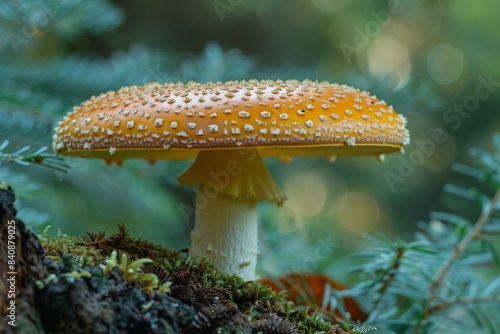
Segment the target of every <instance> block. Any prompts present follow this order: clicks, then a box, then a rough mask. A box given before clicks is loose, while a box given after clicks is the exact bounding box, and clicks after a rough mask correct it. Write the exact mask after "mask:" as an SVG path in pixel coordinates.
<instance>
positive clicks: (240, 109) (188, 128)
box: [53, 80, 409, 280]
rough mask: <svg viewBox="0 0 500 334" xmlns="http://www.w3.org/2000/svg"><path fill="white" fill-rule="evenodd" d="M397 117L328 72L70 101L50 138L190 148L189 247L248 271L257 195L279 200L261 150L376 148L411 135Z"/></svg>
mask: <svg viewBox="0 0 500 334" xmlns="http://www.w3.org/2000/svg"><path fill="white" fill-rule="evenodd" d="M405 124H406V120H405V118H404V117H403V116H401V115H398V114H396V113H395V112H394V111H393V108H392V106H388V105H387V104H386V103H385V102H384V101H382V100H379V99H377V98H376V97H375V96H372V95H370V94H369V93H368V92H365V91H359V90H357V89H354V88H352V87H349V86H345V85H338V84H330V83H328V82H321V83H318V82H311V81H303V82H299V81H295V80H293V81H286V82H283V81H257V80H250V81H239V82H238V81H229V82H226V83H207V84H199V83H194V82H190V83H188V84H187V85H183V84H180V83H178V84H173V83H166V84H159V83H149V84H146V85H145V86H141V87H138V86H132V87H124V88H121V89H120V90H119V91H117V92H113V91H110V92H107V93H104V94H101V95H99V96H97V97H92V98H91V99H90V100H88V101H86V102H84V103H82V104H81V105H80V106H79V107H76V108H74V110H73V112H71V113H70V114H68V115H67V116H65V117H64V118H63V120H62V122H60V123H59V125H58V127H57V128H56V129H55V131H56V134H55V136H54V144H53V147H54V151H55V152H56V153H58V154H65V155H71V156H84V157H91V158H102V159H104V160H106V161H107V162H108V163H110V162H116V163H121V162H122V161H123V160H124V159H128V158H143V159H147V160H150V161H155V160H158V159H188V158H196V159H195V161H194V163H193V164H192V166H191V167H190V168H189V169H188V171H187V172H185V173H184V174H183V175H181V176H180V177H179V178H178V180H179V182H180V183H181V184H188V185H192V186H195V185H197V186H198V192H197V201H196V208H193V210H194V212H195V226H194V230H193V231H192V232H191V239H192V246H191V250H190V251H191V254H192V255H193V256H195V257H201V256H207V257H209V258H210V261H211V263H212V264H213V265H214V266H215V267H216V268H217V269H219V270H221V271H223V272H225V273H229V274H238V275H239V276H241V277H242V278H244V279H245V280H253V279H255V264H256V260H257V255H258V249H257V234H258V233H257V231H258V216H257V202H258V201H264V200H267V201H270V202H272V203H274V204H276V205H277V206H281V205H282V204H283V202H284V201H285V200H286V196H285V194H284V193H283V191H281V190H280V188H279V187H278V186H277V185H276V183H275V182H274V181H273V179H272V177H271V175H270V174H269V172H268V170H267V168H266V166H265V164H264V162H263V160H262V157H269V156H277V157H282V158H285V159H286V158H287V157H292V156H326V157H333V156H338V155H340V156H343V155H375V156H378V157H382V156H383V154H386V153H392V152H398V151H401V150H402V148H403V146H404V145H406V144H408V143H409V133H408V130H406V128H405Z"/></svg>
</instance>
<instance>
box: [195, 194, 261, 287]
mask: <svg viewBox="0 0 500 334" xmlns="http://www.w3.org/2000/svg"><path fill="white" fill-rule="evenodd" d="M208 197H210V199H208V201H210V204H209V205H203V203H207V202H206V201H207V198H208ZM197 203H198V206H199V207H198V209H197V213H196V220H195V226H194V230H193V231H192V232H191V240H192V246H191V255H193V256H194V257H202V256H207V257H209V258H210V260H211V263H212V265H214V266H215V267H216V268H217V269H218V270H220V271H222V272H224V273H227V274H237V275H238V276H240V277H241V278H243V279H244V280H247V281H248V280H255V264H256V262H257V254H258V251H257V240H258V214H257V201H255V200H254V199H236V198H234V197H231V196H229V195H226V194H223V193H220V192H218V191H217V190H215V189H213V188H209V187H207V186H200V188H199V190H198V194H197ZM200 206H202V208H200Z"/></svg>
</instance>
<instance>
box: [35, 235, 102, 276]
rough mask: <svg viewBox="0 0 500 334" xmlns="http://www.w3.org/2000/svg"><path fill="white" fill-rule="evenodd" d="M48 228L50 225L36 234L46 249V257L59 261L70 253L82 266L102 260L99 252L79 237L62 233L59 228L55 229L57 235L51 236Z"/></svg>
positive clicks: (91, 264)
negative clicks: (39, 233)
mask: <svg viewBox="0 0 500 334" xmlns="http://www.w3.org/2000/svg"><path fill="white" fill-rule="evenodd" d="M49 229H50V226H47V228H46V229H45V230H44V231H43V233H42V234H41V235H39V236H38V239H39V240H40V243H41V244H42V246H43V247H44V248H45V249H46V250H47V254H46V256H47V257H48V258H50V259H52V260H54V261H60V260H61V257H62V256H63V255H65V254H68V253H71V254H73V256H74V257H75V259H76V262H77V263H78V264H79V265H80V266H82V267H83V266H93V265H96V264H97V263H102V262H103V261H104V257H103V256H102V254H101V252H100V251H99V250H98V249H96V248H94V247H90V246H87V245H86V243H85V241H84V239H82V238H81V237H73V236H67V235H66V234H62V233H61V230H58V231H57V236H51V235H50V234H49Z"/></svg>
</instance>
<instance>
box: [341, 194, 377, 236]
mask: <svg viewBox="0 0 500 334" xmlns="http://www.w3.org/2000/svg"><path fill="white" fill-rule="evenodd" d="M334 207H335V208H336V212H335V214H336V216H337V217H338V221H339V223H340V224H341V225H342V226H343V227H344V228H345V229H347V230H349V231H351V232H353V233H356V234H362V233H366V232H370V231H372V230H374V229H375V228H376V227H377V225H378V223H379V220H380V215H381V213H380V206H379V203H378V201H377V200H376V199H375V198H374V197H372V196H371V195H369V194H368V193H366V192H362V191H352V192H348V193H346V194H344V195H342V196H341V197H340V198H339V199H338V200H337V201H336V205H334Z"/></svg>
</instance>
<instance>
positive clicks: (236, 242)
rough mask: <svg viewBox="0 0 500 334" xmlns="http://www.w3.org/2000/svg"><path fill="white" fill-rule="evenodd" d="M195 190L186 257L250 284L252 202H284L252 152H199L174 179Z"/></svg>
mask: <svg viewBox="0 0 500 334" xmlns="http://www.w3.org/2000/svg"><path fill="white" fill-rule="evenodd" d="M178 180H179V182H180V183H181V184H190V185H193V186H195V185H197V186H199V188H198V189H199V190H198V195H197V201H196V221H195V227H194V230H193V232H192V233H191V240H192V242H193V245H192V248H191V254H192V255H193V256H195V257H200V256H208V257H209V258H210V262H211V263H212V264H213V265H214V266H215V267H216V268H217V269H218V270H220V271H222V272H225V273H226V274H237V275H239V276H241V277H242V278H244V279H245V280H253V279H255V262H256V259H257V229H258V224H257V202H258V201H263V200H267V201H270V202H272V203H275V204H276V205H278V206H281V205H282V203H283V202H284V201H285V200H286V196H285V194H284V193H283V191H282V190H281V189H280V188H279V187H278V185H277V184H276V183H275V182H274V180H273V178H272V177H271V174H269V171H268V170H267V168H266V165H265V164H264V161H262V157H261V156H260V155H259V153H258V152H257V150H255V149H248V150H211V151H200V152H199V153H198V156H197V157H196V160H195V161H194V162H193V165H192V166H191V167H190V168H189V170H187V171H186V172H185V173H184V174H183V175H181V176H180V177H179V178H178Z"/></svg>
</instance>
